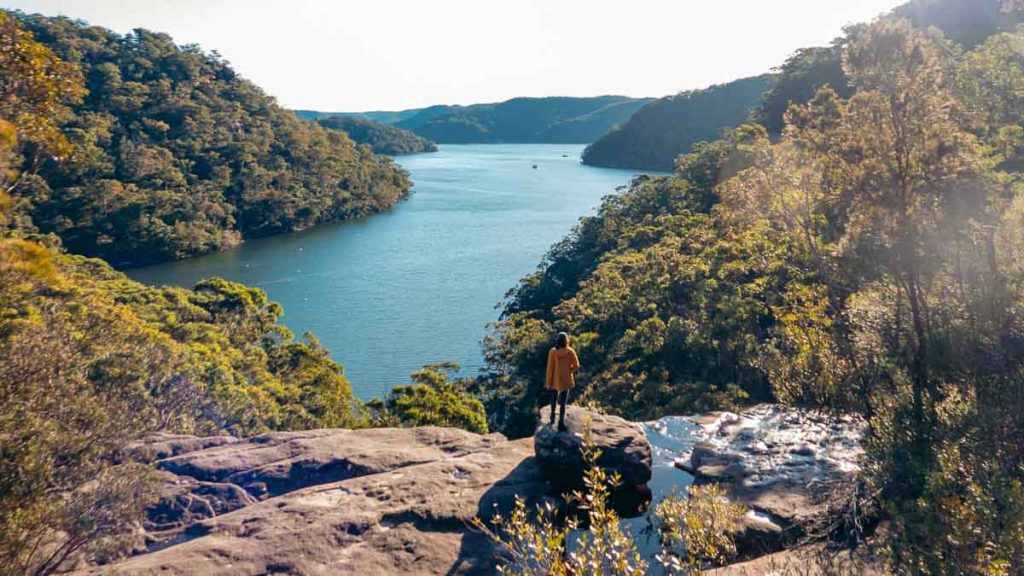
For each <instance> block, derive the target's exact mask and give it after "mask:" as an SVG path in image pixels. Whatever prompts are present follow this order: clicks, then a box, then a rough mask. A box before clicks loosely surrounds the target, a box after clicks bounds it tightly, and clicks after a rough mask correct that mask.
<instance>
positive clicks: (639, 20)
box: [0, 0, 901, 111]
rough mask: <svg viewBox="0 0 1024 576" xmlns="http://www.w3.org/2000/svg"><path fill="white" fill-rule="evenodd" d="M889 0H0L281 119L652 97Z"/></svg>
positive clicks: (827, 35)
mask: <svg viewBox="0 0 1024 576" xmlns="http://www.w3.org/2000/svg"><path fill="white" fill-rule="evenodd" d="M900 3H901V0H700V1H696V0H619V1H606V0H404V1H403V0H364V1H358V2H354V1H340V0H287V1H280V0H273V1H272V0H0V6H2V7H5V8H17V9H21V10H24V11H26V12H41V13H43V14H47V15H55V14H64V15H67V16H71V17H74V18H82V19H84V20H87V21H88V22H90V23H91V24H96V25H100V26H105V27H107V28H112V29H114V30H117V31H119V32H127V31H130V30H131V29H132V28H138V27H142V28H148V29H151V30H156V31H161V32H166V33H168V34H170V35H171V36H172V37H173V38H174V39H175V41H176V42H178V43H179V44H184V43H197V44H199V45H200V46H202V47H203V48H204V49H206V50H217V51H218V52H220V53H221V55H223V56H224V57H225V58H227V60H228V61H230V62H231V63H232V65H233V66H234V67H235V69H236V70H237V71H239V72H240V73H241V74H242V75H244V76H245V77H247V78H249V79H251V80H252V81H254V82H255V83H256V84H258V85H259V86H260V87H262V88H263V89H264V90H266V91H267V92H269V93H270V94H272V95H274V96H276V97H277V98H278V100H279V101H280V102H281V103H283V104H284V105H285V106H288V107H291V108H311V109H316V110H326V111H357V110H371V109H373V110H393V109H400V108H412V107H419V106H425V105H429V104H470V103H474V102H495V101H500V100H505V99H508V98H511V97H513V96H553V95H558V96H594V95H598V94H626V95H630V96H664V95H666V94H672V93H675V92H678V91H680V90H685V89H690V88H699V87H703V86H707V85H709V84H715V83H719V82H726V81H729V80H733V79H735V78H739V77H743V76H750V75H755V74H759V73H762V72H765V71H767V70H769V69H770V68H772V67H773V66H776V65H778V64H780V63H781V62H782V61H783V60H784V59H785V57H786V56H787V55H788V54H790V53H791V52H792V51H793V50H795V49H797V48H800V47H803V46H813V45H822V44H827V43H828V42H829V41H830V40H831V39H832V38H834V37H835V36H836V35H838V34H839V32H840V30H841V28H842V26H843V25H845V24H849V23H853V22H860V21H865V20H870V19H871V18H873V17H874V16H876V15H878V14H880V13H882V12H886V11H888V10H890V9H892V8H893V7H895V6H896V5H898V4H900Z"/></svg>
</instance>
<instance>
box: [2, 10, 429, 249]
mask: <svg viewBox="0 0 1024 576" xmlns="http://www.w3.org/2000/svg"><path fill="white" fill-rule="evenodd" d="M3 22H4V23H5V24H4V25H3V29H2V30H3V38H4V40H3V42H5V43H8V44H9V43H11V42H13V41H15V40H13V39H17V38H22V37H29V36H33V37H35V38H36V40H37V41H38V42H39V44H41V45H43V46H45V47H46V48H48V51H52V54H55V55H56V56H55V57H54V59H53V60H52V61H49V62H44V63H41V64H39V66H41V67H42V68H41V69H47V68H54V67H55V66H58V65H57V64H55V62H59V61H60V60H63V62H66V64H60V65H59V66H60V68H59V69H55V70H54V73H55V74H56V76H55V77H56V79H58V80H61V83H60V86H64V87H65V88H62V89H63V90H65V91H71V92H69V93H67V94H58V93H55V92H51V95H52V96H54V97H67V98H66V101H65V104H67V105H70V113H68V114H61V113H60V112H61V111H60V110H58V109H52V110H51V109H48V110H46V111H45V116H46V119H47V120H46V122H48V123H49V124H48V126H49V128H48V130H50V131H55V130H56V129H57V128H59V129H60V136H54V137H53V138H51V139H57V140H61V139H66V140H67V142H69V143H70V144H71V145H73V147H74V150H75V152H74V154H73V155H71V156H70V157H69V158H67V160H68V161H66V162H61V163H57V162H54V161H46V162H42V163H41V165H40V166H39V176H40V177H37V178H31V179H26V181H25V182H24V185H23V186H20V187H19V188H18V189H17V190H16V192H17V196H18V209H19V211H20V212H22V213H23V214H24V215H26V216H28V217H30V218H31V223H26V224H24V225H23V227H24V228H26V229H28V230H30V231H31V230H39V231H42V232H48V233H55V234H57V235H58V236H60V238H61V239H62V240H63V242H64V245H65V246H66V247H67V248H68V249H69V250H70V251H72V252H75V253H79V254H85V255H89V256H100V257H103V258H105V259H107V260H109V261H112V262H114V263H116V264H119V265H138V264H142V263H147V262H152V261H158V260H165V259H171V258H181V257H186V256H192V255H196V254H202V253H204V252H210V251H213V250H220V249H224V248H228V247H231V246H234V245H237V244H238V243H239V242H240V241H241V240H242V239H243V238H244V237H251V236H260V235H266V234H273V233H277V232H284V231H290V230H296V229H301V228H306V227H309V226H312V225H314V224H317V223H319V222H326V221H333V220H340V219H344V218H348V217H354V216H360V215H365V214H368V213H372V212H376V211H379V210H383V209H387V208H388V207H390V206H391V205H393V204H394V203H395V202H396V201H397V200H399V199H400V198H402V197H403V196H404V195H405V194H406V193H407V192H408V190H409V187H410V184H409V181H408V178H407V175H406V174H405V173H404V172H403V171H402V170H401V169H400V168H398V167H397V166H395V165H393V164H392V163H391V161H390V160H388V159H386V158H381V157H377V156H374V155H373V154H372V153H371V152H370V151H369V149H364V148H360V147H358V146H356V144H355V143H353V142H352V141H351V140H350V139H349V138H347V137H346V136H345V135H344V134H341V133H339V132H333V131H328V130H325V129H322V128H320V127H319V126H316V125H314V124H313V123H309V122H302V121H300V120H298V119H297V118H295V116H294V115H292V114H291V113H290V112H288V111H286V110H283V109H282V108H280V107H279V106H278V105H277V104H276V103H275V102H274V100H273V99H272V98H270V97H268V96H267V95H266V94H264V93H263V92H262V91H261V90H259V89H258V88H257V87H255V86H253V85H252V84H251V83H249V82H248V81H246V80H244V79H242V78H239V77H238V76H237V75H236V74H235V72H234V71H233V70H232V69H231V68H230V66H229V65H228V64H227V63H226V62H225V61H224V60H223V59H221V58H220V57H219V56H218V55H216V54H215V53H214V54H206V53H204V52H202V51H201V50H200V49H199V48H198V47H196V46H184V47H178V46H176V45H175V44H174V43H173V42H172V41H171V39H170V37H169V36H167V35H164V34H159V33H154V32H149V31H146V30H141V29H140V30H136V31H134V32H132V33H131V34H128V35H126V36H119V35H117V34H115V33H113V32H110V31H108V30H104V29H102V28H98V27H88V26H86V25H84V24H83V23H81V22H75V21H72V20H68V19H66V18H46V17H43V16H26V15H23V14H20V13H8V12H4V14H3ZM22 28H23V30H22ZM57 57H59V59H60V60H57V59H56V58H57ZM22 60H25V58H22V59H21V60H18V59H11V58H7V59H5V60H4V62H2V63H0V64H3V65H4V66H5V68H4V72H3V77H4V78H11V77H20V76H21V74H22V73H21V71H20V69H15V68H13V67H15V66H19V65H21V64H18V63H19V62H21V61H22ZM6 66H12V68H7V67H6ZM78 70H80V71H81V77H82V78H84V81H85V88H86V89H87V96H85V98H84V100H82V101H81V102H77V101H76V98H74V97H73V96H80V95H81V94H83V93H84V91H83V90H82V88H81V87H79V88H77V89H76V88H73V87H74V86H76V84H75V82H74V77H73V76H77V75H78ZM51 76H52V75H51ZM65 77H66V78H65ZM32 102H35V100H33V101H32ZM40 102H43V101H40ZM41 105H42V104H41ZM37 111H38V112H39V113H40V114H41V113H43V111H42V110H37ZM9 112H10V111H8V110H0V113H3V114H5V115H6V114H7V113H9ZM14 112H16V113H17V112H18V111H14ZM23 116H24V114H23ZM19 122H20V120H18V119H15V123H16V124H18V123H19ZM26 126H27V125H19V130H20V131H21V132H22V140H23V141H24V142H26V143H28V142H32V141H35V140H38V137H37V136H38V135H37V134H36V132H26V130H27V127H26ZM33 162H34V161H33V159H32V158H27V159H26V165H28V166H32V165H33Z"/></svg>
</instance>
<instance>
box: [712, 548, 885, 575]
mask: <svg viewBox="0 0 1024 576" xmlns="http://www.w3.org/2000/svg"><path fill="white" fill-rule="evenodd" d="M887 573H888V572H887V571H886V569H885V562H884V560H883V559H882V557H881V556H880V555H878V554H876V553H875V552H874V551H872V550H870V549H860V550H829V549H827V548H825V547H824V546H822V545H820V544H819V545H813V546H807V547H804V548H799V549H795V550H785V551H782V552H776V553H774V554H768V555H766V556H762V557H760V558H757V559H754V560H748V561H745V562H739V563H736V564H730V565H728V566H723V567H721V568H715V569H712V570H706V571H704V572H702V574H705V575H706V576H766V575H775V574H800V575H802V576H837V575H842V576H882V575H883V574H887Z"/></svg>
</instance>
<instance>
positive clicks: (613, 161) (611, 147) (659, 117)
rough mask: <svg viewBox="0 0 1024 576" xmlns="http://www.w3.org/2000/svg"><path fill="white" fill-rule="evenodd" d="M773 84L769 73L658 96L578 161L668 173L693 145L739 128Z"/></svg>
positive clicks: (593, 164)
mask: <svg viewBox="0 0 1024 576" xmlns="http://www.w3.org/2000/svg"><path fill="white" fill-rule="evenodd" d="M774 84H775V76H774V75H772V74H762V75H761V76H754V77H751V78H743V79H741V80H735V81H733V82H729V83H728V84H720V85H717V86H711V87H708V88H705V89H703V90H691V91H688V92H680V93H679V94H676V95H674V96H667V97H665V98H659V99H657V100H655V101H653V102H651V103H649V104H647V105H646V106H644V107H643V108H641V109H639V110H637V112H636V113H635V114H633V116H632V117H630V118H629V120H628V121H627V122H625V123H624V124H621V125H619V126H616V127H615V128H614V129H613V130H611V131H610V132H608V133H607V134H605V135H604V136H602V137H601V138H600V139H598V140H597V141H595V142H594V143H592V144H590V145H589V146H587V148H586V149H585V150H584V151H583V163H584V164H590V165H592V166H606V167H611V168H638V169H644V170H663V171H669V170H671V169H672V167H673V165H674V163H675V161H676V158H677V157H678V156H679V155H680V154H685V153H687V152H689V151H690V149H691V147H692V146H693V145H694V144H695V143H697V142H701V141H704V140H713V139H715V138H718V137H719V136H720V135H721V133H722V131H723V130H724V129H726V128H732V127H735V126H739V125H740V124H743V122H745V121H746V119H747V116H748V114H749V112H750V109H751V107H753V106H754V105H755V104H756V103H757V101H758V98H760V96H761V94H762V93H763V92H765V91H766V90H768V89H770V88H771V87H772V86H773V85H774Z"/></svg>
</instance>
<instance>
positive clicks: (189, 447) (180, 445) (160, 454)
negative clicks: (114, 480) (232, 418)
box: [128, 433, 239, 462]
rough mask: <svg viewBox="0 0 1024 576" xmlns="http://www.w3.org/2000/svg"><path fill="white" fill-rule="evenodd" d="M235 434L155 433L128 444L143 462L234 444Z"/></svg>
mask: <svg viewBox="0 0 1024 576" xmlns="http://www.w3.org/2000/svg"><path fill="white" fill-rule="evenodd" d="M238 441H239V440H238V438H235V437H233V436H205V437H203V436H190V435H187V434H162V433H161V434H153V435H151V436H148V437H146V438H144V439H143V440H142V441H140V442H136V443H134V444H131V445H129V446H128V452H129V454H131V455H132V457H134V458H136V459H137V460H140V461H143V462H152V461H154V460H162V459H164V458H170V457H172V456H178V455H179V454H185V453H188V452H195V451H196V450H205V449H207V448H212V447H214V446H223V445H225V444H234V443H235V442H238Z"/></svg>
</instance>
